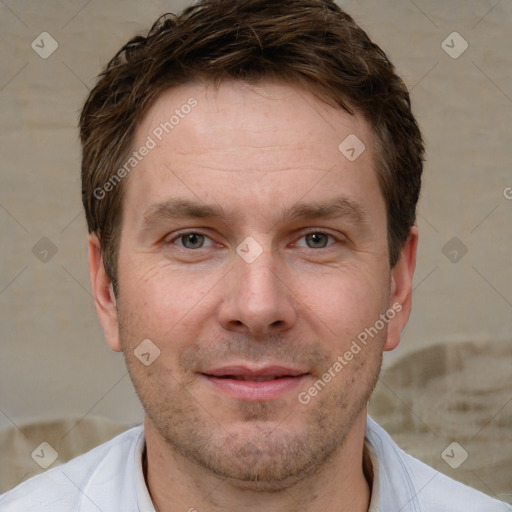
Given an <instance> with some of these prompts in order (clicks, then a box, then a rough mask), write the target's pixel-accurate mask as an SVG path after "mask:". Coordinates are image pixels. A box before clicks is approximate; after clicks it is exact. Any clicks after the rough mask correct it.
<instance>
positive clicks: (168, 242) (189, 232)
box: [165, 230, 344, 251]
mask: <svg viewBox="0 0 512 512" xmlns="http://www.w3.org/2000/svg"><path fill="white" fill-rule="evenodd" d="M311 234H318V235H326V236H328V237H330V238H331V239H332V240H334V243H331V244H329V245H326V246H325V247H319V248H317V249H315V248H314V247H305V248H306V249H312V250H318V249H327V248H329V247H331V246H333V245H335V243H336V242H338V243H344V242H343V240H342V239H340V238H338V237H336V236H334V235H333V234H331V233H328V232H326V231H319V230H311V231H308V232H306V233H303V234H302V235H301V236H300V237H299V239H298V240H300V239H302V238H304V237H306V236H307V235H311ZM186 235H201V236H204V237H206V238H209V239H210V240H211V238H210V237H209V236H208V235H207V234H206V233H202V232H201V231H184V232H182V233H179V234H178V235H176V236H174V237H173V238H172V239H170V240H168V241H166V242H165V243H166V245H174V242H175V241H176V240H181V239H182V238H183V237H185V236H186ZM212 245H213V244H212ZM177 247H178V248H179V249H180V250H183V251H199V250H201V249H207V248H208V247H211V246H207V247H198V248H197V249H190V248H188V247H181V246H177ZM301 247H302V246H301Z"/></svg>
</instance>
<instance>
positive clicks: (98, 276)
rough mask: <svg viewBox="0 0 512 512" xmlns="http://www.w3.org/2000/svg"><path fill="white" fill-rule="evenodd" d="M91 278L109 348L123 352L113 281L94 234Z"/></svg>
mask: <svg viewBox="0 0 512 512" xmlns="http://www.w3.org/2000/svg"><path fill="white" fill-rule="evenodd" d="M89 277H90V280H91V287H92V292H93V296H94V303H95V306H96V312H97V314H98V318H99V320H100V323H101V325H102V327H103V332H104V334H105V338H106V340H107V343H108V346H109V347H110V348H111V349H112V350H115V351H116V352H121V340H120V337H119V324H118V316H117V304H116V297H115V294H114V289H113V286H112V281H111V280H110V278H109V277H108V275H107V273H106V271H105V266H104V265H103V256H102V254H101V247H100V241H99V239H98V236H97V235H96V234H94V233H91V234H90V235H89Z"/></svg>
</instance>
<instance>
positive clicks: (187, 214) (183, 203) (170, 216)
mask: <svg viewBox="0 0 512 512" xmlns="http://www.w3.org/2000/svg"><path fill="white" fill-rule="evenodd" d="M341 217H347V218H349V219H350V220H352V221H353V222H354V223H356V224H360V225H362V226H364V225H368V224H369V216H368V213H367V212H366V210H365V209H364V208H363V207H362V206H361V205H359V204H357V203H355V202H354V201H352V200H350V199H348V198H345V197H339V198H336V199H334V200H331V201H327V202H322V203H303V202H298V203H295V204H294V205H293V206H292V207H291V208H289V209H286V210H282V211H281V212H280V214H279V216H278V218H277V219H276V224H279V223H282V222H285V221H298V220H302V219H328V218H332V219H335V218H341ZM192 218H197V219H201V218H210V219H219V220H223V221H227V222H229V221H233V220H235V219H237V218H240V216H239V215H238V214H237V213H236V212H227V211H226V210H225V209H224V208H223V207H222V206H221V205H219V204H205V203H200V202H195V201H191V200H189V199H179V198H171V199H167V200H165V201H163V202H160V203H156V204H153V205H152V206H150V207H149V208H148V209H147V210H146V212H145V213H144V227H146V228H147V227H149V226H150V225H152V224H156V223H158V222H161V221H166V220H178V219H192Z"/></svg>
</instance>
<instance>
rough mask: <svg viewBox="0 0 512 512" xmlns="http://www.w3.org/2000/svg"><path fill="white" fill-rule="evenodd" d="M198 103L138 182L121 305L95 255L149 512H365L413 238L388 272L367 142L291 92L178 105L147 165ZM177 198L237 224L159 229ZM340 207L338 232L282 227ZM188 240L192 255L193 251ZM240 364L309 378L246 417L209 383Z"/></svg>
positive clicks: (318, 226) (338, 117) (123, 257)
mask: <svg viewBox="0 0 512 512" xmlns="http://www.w3.org/2000/svg"><path fill="white" fill-rule="evenodd" d="M190 97H193V98H195V99H196V100H197V106H195V107H194V108H193V109H192V110H191V112H190V113H189V114H188V115H187V116H185V117H184V118H183V119H180V122H179V124H178V125H176V126H175V127H174V129H173V130H172V131H170V133H169V134H166V135H165V136H164V137H163V139H162V141H160V142H158V144H157V146H156V147H155V148H154V149H152V150H151V151H150V152H149V154H148V155H147V156H145V157H144V159H143V160H142V161H141V162H140V163H139V164H138V166H137V168H136V170H134V171H133V173H132V174H130V175H129V177H128V178H126V179H127V183H126V184H125V185H126V189H125V196H124V199H123V201H124V202H123V221H122V231H121V241H120V252H119V262H118V268H119V273H118V277H119V290H118V296H117V297H114V295H113V293H112V291H111V286H110V280H109V278H108V277H107V275H106V273H105V270H104V267H103V261H102V256H101V252H100V249H99V242H98V239H97V237H96V235H94V234H93V235H91V236H90V238H89V249H90V275H91V282H92V287H93V291H94V296H95V299H96V307H97V311H98V315H99V318H100V320H101V323H102V326H103V329H104V332H105V336H106V339H107V342H108V344H109V346H110V347H111V348H112V349H113V350H116V351H122V352H123V353H124V356H125V359H126V363H127V367H128V370H129V373H130V376H131V378H132V381H133V383H134V385H135V388H136V390H137V393H138V395H139V397H140V399H141V401H142V403H143V405H144V408H145V411H146V417H145V421H144V426H145V434H146V446H147V474H146V480H147V484H148V489H149V491H150V494H151V496H152V499H153V501H154V503H155V506H156V508H157V510H159V512H166V511H171V510H172V511H176V510H183V511H186V510H189V509H190V508H195V509H196V510H198V511H199V512H203V511H205V512H208V511H220V510H223V511H226V510H233V511H234V510H244V511H256V510H258V511H259V510H262V509H263V507H264V509H265V510H269V511H276V512H277V511H295V510H304V511H308V512H309V511H325V510H338V511H349V510H350V511H365V510H367V508H368V505H369V500H370V485H369V484H368V482H367V481H366V479H365V477H364V474H363V469H362V454H363V443H364V434H365V426H366V414H367V407H366V406H367V402H368V399H369V397H370V394H371V392H372V390H373V387H374V385H375V382H376V380H377V378H378V374H379V371H380V367H381V361H382V354H383V351H384V350H392V349H394V348H395V347H396V346H397V345H398V343H399V341H400V334H401V332H402V330H403V328H404V326H405V324H406V322H407V320H408V318H409V313H410V305H411V283H412V276H413V272H414V266H415V258H416V247H417V230H416V227H413V228H412V229H411V232H410V236H409V238H408V240H407V242H406V243H405V245H404V247H403V249H402V252H401V256H400V259H399V261H398V263H397V264H396V266H395V267H394V268H393V269H391V268H390V266H389V258H388V247H387V225H386V213H385V212H386V209H385V201H384V198H383V196H382V193H381V191H380V189H379V186H378V181H377V175H376V173H375V165H374V154H373V150H372V147H373V142H372V135H371V132H370V128H369V126H368V124H367V123H366V122H365V121H364V120H363V119H362V118H360V117H359V116H357V115H356V116H351V115H349V114H348V113H346V112H345V111H342V110H339V109H334V108H332V107H330V106H327V105H326V104H324V103H322V102H320V101H318V100H317V99H315V98H314V97H313V96H312V95H311V94H310V93H308V92H306V91H303V90H299V89H296V88H294V87H291V86H289V85H284V84H278V83H270V82H266V83H263V84H260V85H259V86H257V87H256V86H248V85H247V84H243V83H239V82H225V83H223V84H222V85H221V86H220V88H219V89H218V90H215V89H214V88H213V86H211V85H209V86H205V85H202V84H187V85H186V86H181V87H179V88H174V89H172V90H169V91H166V92H165V93H163V94H162V95H161V96H160V97H159V98H158V99H157V101H156V102H155V103H154V105H153V106H152V108H151V109H150V111H149V112H148V113H147V115H146V116H145V118H144V119H143V121H142V122H141V124H140V125H139V127H138V129H137V133H136V140H135V144H134V147H136V148H138V147H140V146H141V145H142V144H144V142H145V141H146V139H147V137H148V135H151V133H152V132H153V130H154V129H155V127H157V126H158V125H159V124H160V123H162V122H164V121H166V120H168V119H169V117H170V115H172V113H173V112H174V110H175V109H176V108H180V106H182V105H184V104H185V103H187V100H188V99H189V98H190ZM350 134H356V135H357V137H358V138H359V139H360V140H361V141H363V142H364V144H365V146H366V150H365V151H364V152H363V153H362V154H361V155H360V156H359V157H358V158H357V159H356V160H355V161H353V162H351V161H349V160H348V159H347V158H345V156H343V155H342V154H341V152H340V151H339V149H338V146H339V144H340V143H341V142H342V141H343V140H344V139H345V138H346V137H347V136H348V135H350ZM170 198H180V199H188V200H190V201H195V202H198V203H200V204H203V205H204V204H217V205H221V206H222V207H223V208H224V209H225V210H226V211H227V213H231V214H232V215H231V216H229V217H225V218H221V219H219V218H213V217H206V218H178V219H176V218H170V217H169V216H166V215H152V214H154V212H155V211H156V210H155V208H156V206H155V205H158V204H161V203H165V202H166V201H168V200H169V199H170ZM339 198H344V199H345V203H344V204H350V205H352V209H350V210H349V213H347V212H348V210H347V208H345V209H344V214H343V215H341V216H339V217H336V218H334V217H328V218H312V217H311V216H308V217H304V218H299V219H293V218H291V217H290V216H289V215H286V212H287V211H288V210H289V209H290V208H292V207H293V206H294V205H296V204H297V203H298V202H301V203H305V204H307V205H311V204H313V203H315V204H316V203H327V202H329V201H332V200H335V199H339ZM354 211H357V212H359V216H357V215H355V214H353V212H354ZM350 212H352V213H350ZM190 232H194V233H197V235H196V237H195V238H194V237H192V243H191V242H190V239H187V238H185V239H183V238H181V236H182V235H184V234H185V233H190ZM311 233H317V235H316V236H315V235H313V236H312V235H311ZM308 234H309V236H307V235H308ZM201 235H203V236H204V237H205V238H202V237H201ZM247 237H252V238H253V239H254V240H256V242H257V243H258V244H259V246H260V248H261V250H262V252H261V254H260V255H259V256H258V257H257V258H256V259H255V260H254V261H252V262H251V263H248V262H247V261H245V260H244V259H243V258H242V257H240V255H239V254H238V253H237V252H236V249H237V247H238V246H239V245H240V244H241V242H242V241H243V240H245V239H246V238H247ZM187 240H188V242H187ZM397 304H399V305H400V306H401V310H400V311H399V312H397V313H396V314H395V315H394V317H393V318H392V319H390V320H389V321H388V322H386V324H385V327H384V328H383V329H381V330H380V331H379V333H378V335H376V336H374V337H373V338H370V339H369V342H368V344H367V345H366V346H364V347H363V348H362V350H361V351H360V352H359V353H358V354H357V355H355V356H354V357H353V359H352V360H351V361H349V362H348V363H347V364H346V365H345V366H344V367H343V369H342V371H340V372H338V373H336V377H334V378H332V380H331V381H330V382H329V383H328V384H327V385H326V386H325V387H324V388H323V389H322V390H321V391H320V392H319V393H318V394H317V395H316V396H314V397H312V398H311V400H310V402H309V403H307V404H302V403H300V402H299V400H298V394H299V392H303V391H306V392H307V391H308V389H310V388H311V386H312V385H313V384H314V383H315V381H317V380H318V379H319V378H321V376H322V375H323V374H324V372H325V371H327V370H328V368H329V367H332V365H333V363H334V362H335V361H336V360H337V357H338V356H340V355H343V354H344V353H345V352H346V351H347V350H349V348H350V346H351V344H352V342H353V340H355V339H356V338H357V335H358V334H359V333H361V332H362V331H364V330H365V328H368V327H371V326H373V325H375V323H376V321H377V320H378V319H379V318H380V315H382V314H384V313H385V312H386V311H387V310H388V309H390V308H392V306H393V305H395V307H396V305H397ZM145 339H150V340H151V341H152V343H154V345H155V346H156V347H158V349H159V350H160V355H159V357H158V358H157V359H155V361H154V362H152V363H151V364H150V365H149V366H146V365H144V364H142V363H141V362H140V361H139V359H137V358H136V357H135V355H134V350H135V349H136V348H137V346H138V345H139V344H140V343H141V342H142V340H145ZM228 363H233V364H235V363H237V364H239V363H247V364H251V365H260V366H265V365H269V364H276V363H281V364H287V365H291V366H293V367H300V369H301V370H303V371H304V372H305V373H306V374H307V375H306V376H305V377H303V378H302V379H301V381H300V385H298V386H297V387H296V388H294V389H293V390H292V391H289V392H286V393H284V394H282V395H280V396H279V397H277V398H273V399H265V400H257V401H248V400H242V399H240V398H234V397H232V396H229V395H227V394H226V393H224V392H223V391H220V390H219V389H218V388H217V387H216V386H214V385H212V384H211V382H210V381H209V380H208V379H207V378H206V377H205V376H204V375H203V372H205V370H207V369H211V368H215V367H219V366H222V365H225V364H228Z"/></svg>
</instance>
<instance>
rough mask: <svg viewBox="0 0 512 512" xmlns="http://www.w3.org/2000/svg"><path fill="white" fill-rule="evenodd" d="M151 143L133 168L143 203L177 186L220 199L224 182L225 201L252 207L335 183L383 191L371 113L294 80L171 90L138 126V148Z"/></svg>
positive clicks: (130, 191)
mask: <svg viewBox="0 0 512 512" xmlns="http://www.w3.org/2000/svg"><path fill="white" fill-rule="evenodd" d="M149 141H151V142H150V143H149V144H148V142H149ZM144 145H150V146H151V147H152V148H151V150H150V151H148V152H147V154H146V156H145V157H144V158H143V159H142V160H141V162H140V163H139V164H138V166H137V170H136V172H133V173H131V175H130V176H129V184H128V187H127V191H126V195H127V198H126V199H125V202H126V201H127V200H129V201H131V204H132V205H133V204H136V205H137V206H138V207H137V210H139V208H140V209H144V210H146V209H147V208H146V207H147V204H148V202H149V201H152V202H155V201H156V200H165V199H166V195H169V193H170V192H171V191H173V192H175V193H176V194H178V195H181V196H183V195H188V196H189V197H190V196H192V195H195V196H199V197H196V199H199V200H206V199H207V198H208V199H210V200H211V199H213V200H215V197H214V196H215V191H216V190H219V191H220V190H222V201H224V202H225V201H228V200H232V201H233V202H236V201H237V200H238V204H239V206H241V207H244V206H246V207H249V205H250V204H251V205H252V207H254V208H258V207H259V206H261V203H262V200H263V199H267V200H268V202H269V203H270V204H271V203H272V202H274V203H275V202H283V200H286V201H285V202H286V203H290V202H291V203H293V202H294V201H295V200H299V199H300V196H301V195H305V194H307V193H309V192H312V193H313V195H318V194H320V195H324V196H327V195H329V194H330V195H331V198H332V199H334V194H335V192H336V190H335V188H336V187H340V188H341V189H343V188H347V189H350V190H351V194H352V196H360V197H361V198H363V197H364V196H365V195H366V196H368V195H370V196H374V199H379V198H378V196H380V191H379V189H378V181H377V177H376V174H375V172H374V165H373V164H374V158H373V144H372V134H371V130H370V128H369V126H368V124H367V123H366V121H365V120H364V119H362V118H361V117H360V116H358V115H350V114H348V113H347V112H345V111H344V110H342V109H335V108H333V107H331V106H329V105H327V104H325V103H323V102H321V101H319V100H317V99H316V98H315V97H314V96H313V95H311V94H310V93H308V92H306V91H304V90H301V89H298V88H295V87H292V86H290V85H284V84H278V83H264V84H262V85H260V86H257V87H256V86H249V85H247V84H244V83H241V82H237V81H232V82H224V83H222V84H221V85H220V87H219V88H218V89H217V88H214V87H213V85H204V84H197V83H191V84H186V85H183V86H180V87H176V88H173V89H171V90H168V91H166V92H164V93H162V94H161V95H160V96H159V97H158V98H157V100H156V101H155V103H154V104H153V105H152V107H151V108H150V110H149V111H148V112H147V114H146V115H145V117H144V119H143V120H142V122H141V123H140V125H139V126H138V128H137V131H136V137H135V143H134V148H135V149H137V148H140V147H142V146H144ZM347 150H348V153H347ZM361 151H362V153H361V154H360V155H359V156H358V153H359V152H361ZM354 152H355V153H356V154H355V156H358V158H357V159H353V156H354ZM349 157H350V158H349ZM171 189H172V190H171ZM354 198H355V199H357V197H354ZM380 199H382V198H380Z"/></svg>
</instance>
